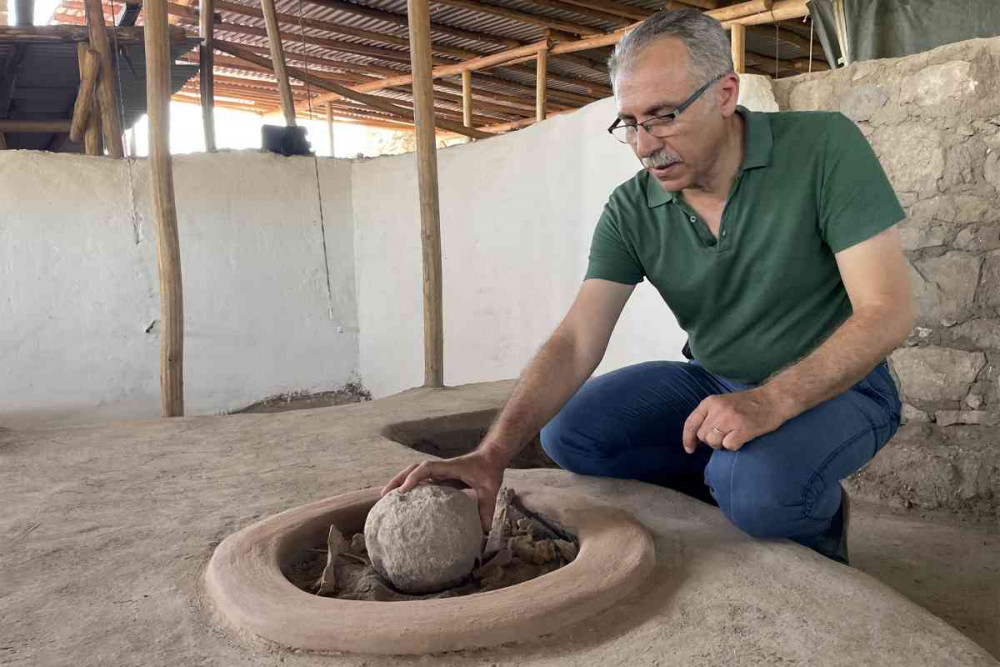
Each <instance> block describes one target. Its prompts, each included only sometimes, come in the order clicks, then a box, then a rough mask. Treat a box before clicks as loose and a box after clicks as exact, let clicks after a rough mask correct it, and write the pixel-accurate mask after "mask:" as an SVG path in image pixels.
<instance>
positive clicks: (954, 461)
mask: <svg viewBox="0 0 1000 667" xmlns="http://www.w3.org/2000/svg"><path fill="white" fill-rule="evenodd" d="M774 89H775V97H776V99H777V101H778V104H779V106H780V108H781V109H782V110H836V111H840V112H842V113H844V114H845V115H846V116H848V117H849V118H851V119H852V120H853V121H854V122H855V123H856V124H857V125H858V127H859V128H860V129H861V131H862V132H863V133H864V135H865V136H866V137H867V138H868V140H869V141H870V142H871V144H872V146H873V147H874V149H875V152H876V153H877V154H878V156H879V158H880V159H881V161H882V165H883V166H884V168H885V170H886V173H887V174H888V176H889V179H890V180H891V181H892V184H893V187H894V188H895V190H896V193H897V194H898V196H899V199H900V201H901V202H902V204H903V206H904V207H905V209H906V212H907V215H908V218H907V220H906V221H905V222H904V223H902V224H901V226H900V232H901V235H902V239H903V243H904V245H905V249H906V253H907V256H908V259H909V262H910V266H911V273H912V276H913V282H914V288H915V292H916V298H917V302H918V307H919V318H918V323H917V327H916V328H915V329H914V331H913V333H912V334H911V335H910V337H909V338H908V339H907V341H906V343H905V344H904V346H903V347H901V348H900V349H898V350H897V351H896V352H895V353H894V354H893V355H892V357H891V362H892V366H893V369H894V371H895V373H896V376H897V380H898V382H899V383H900V385H901V387H902V394H903V400H904V402H905V405H904V420H905V421H906V425H905V426H904V427H903V428H902V429H901V431H900V433H899V434H898V435H897V437H896V438H895V440H894V441H893V442H892V443H890V445H889V446H887V448H886V449H885V450H883V452H882V453H880V454H879V456H878V457H877V458H876V459H875V461H873V463H872V464H871V465H870V466H869V467H868V468H867V469H866V470H865V471H863V472H862V473H861V474H859V475H858V476H857V477H856V478H855V479H854V480H852V482H851V486H852V488H853V489H854V490H855V491H856V492H858V493H859V494H860V495H862V496H869V497H872V498H873V499H874V498H879V499H881V500H889V501H891V502H896V503H899V504H902V505H907V506H909V505H918V506H921V507H929V508H947V509H960V510H970V511H972V512H975V513H977V514H987V515H996V514H997V513H998V507H1000V435H998V434H1000V39H989V40H972V41H968V42H962V43H959V44H952V45H948V46H944V47H941V48H938V49H935V50H933V51H930V52H927V53H922V54H918V55H914V56H909V57H906V58H899V59H891V60H879V61H870V62H864V63H858V64H855V65H853V66H851V67H848V68H845V69H840V70H835V71H832V72H824V73H820V74H813V75H809V76H800V77H795V78H792V79H786V80H779V81H776V82H775V85H774Z"/></svg>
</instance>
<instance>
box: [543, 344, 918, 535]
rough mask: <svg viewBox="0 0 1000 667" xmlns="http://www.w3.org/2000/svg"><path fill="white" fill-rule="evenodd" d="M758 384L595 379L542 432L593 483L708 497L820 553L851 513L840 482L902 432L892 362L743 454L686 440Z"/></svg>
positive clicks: (707, 377) (641, 373) (755, 526)
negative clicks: (701, 416) (843, 506)
mask: <svg viewBox="0 0 1000 667" xmlns="http://www.w3.org/2000/svg"><path fill="white" fill-rule="evenodd" d="M748 388H751V387H748V386H747V385H743V384H739V383H737V382H733V381H730V380H727V379H726V378H723V377H719V376H717V375H714V374H712V373H710V372H709V371H707V370H706V369H705V368H704V367H703V366H701V365H700V364H698V362H696V361H694V362H690V363H685V362H673V361H653V362H648V363H643V364H638V365H635V366H629V367H626V368H622V369H620V370H617V371H614V372H611V373H608V374H606V375H602V376H600V377H597V378H594V379H591V380H590V381H588V382H587V383H586V384H585V385H584V386H583V387H582V388H581V389H580V390H579V391H578V392H577V393H576V395H575V396H574V397H573V398H572V399H571V400H570V401H569V402H568V403H567V404H566V406H565V407H564V408H563V409H562V411H561V412H560V413H559V414H558V415H556V416H555V418H553V419H552V421H551V422H549V423H548V424H547V425H546V426H545V428H544V429H542V433H541V439H542V446H543V447H544V449H545V451H546V452H547V453H548V455H549V456H550V457H551V458H552V459H553V460H554V461H555V462H556V463H558V464H559V465H560V466H561V467H562V468H565V469H566V470H569V471H571V472H575V473H579V474H581V475H599V476H604V477H619V478H624V479H637V480H641V481H644V482H651V483H653V484H659V485H662V486H667V487H671V488H675V489H678V490H681V491H684V492H687V493H689V494H690V495H694V496H696V497H698V496H703V497H706V499H707V494H706V493H705V491H706V485H707V491H708V492H710V493H711V497H712V498H714V500H715V502H716V503H717V504H718V506H719V508H720V509H721V510H722V512H723V513H724V514H725V515H726V517H728V518H729V520H730V521H732V522H733V523H734V524H735V525H736V526H738V527H739V528H740V529H742V530H743V531H744V532H746V533H748V534H750V535H753V536H755V537H766V538H778V537H785V538H790V539H793V540H795V541H796V542H799V543H800V544H803V545H805V546H807V547H811V546H814V545H815V544H816V543H818V542H819V540H821V539H822V538H823V536H824V534H825V533H826V531H828V529H830V526H831V522H832V520H833V518H834V515H835V514H837V511H838V510H839V508H840V503H841V489H840V480H842V479H844V478H845V477H847V476H848V475H850V474H851V473H853V472H856V471H857V470H859V469H860V468H861V467H862V466H864V465H865V464H866V463H867V462H868V461H869V460H871V458H872V457H874V456H875V454H877V453H878V451H879V450H880V449H881V448H882V447H883V445H885V443H886V442H888V441H889V439H890V438H891V437H892V436H893V434H895V432H896V429H897V428H898V427H899V415H900V402H899V395H898V393H897V391H896V386H895V384H894V382H893V380H892V377H891V376H890V374H889V369H888V366H887V364H886V363H885V362H882V363H881V364H879V365H878V366H877V367H876V368H875V370H873V371H872V372H871V373H869V374H868V376H867V377H865V378H864V379H863V380H861V381H860V382H858V383H857V384H856V385H854V386H853V387H851V388H850V389H848V390H847V391H845V392H844V393H842V394H840V395H839V396H836V397H834V398H832V399H830V400H829V401H827V402H825V403H823V404H821V405H818V406H816V407H815V408H813V409H811V410H808V411H806V412H804V413H802V414H801V415H799V416H797V417H795V418H794V419H791V420H789V421H788V422H786V423H785V424H784V425H782V426H781V428H779V429H778V430H776V431H774V432H772V433H768V434H766V435H763V436H760V437H759V438H756V439H755V440H752V441H750V442H748V443H746V444H745V445H744V446H743V447H742V448H740V450H739V451H735V452H730V451H725V450H722V451H715V450H713V449H711V448H710V447H708V446H707V445H701V446H699V447H698V449H697V450H695V453H694V454H688V453H686V452H685V451H684V449H683V447H682V444H681V434H682V432H683V427H684V421H685V420H686V419H687V417H688V415H690V414H691V412H693V411H694V409H695V408H696V407H697V406H698V404H699V403H701V401H702V400H704V399H705V398H706V397H708V396H710V395H713V394H727V393H730V392H737V391H744V390H746V389H748Z"/></svg>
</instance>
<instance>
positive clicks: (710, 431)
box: [684, 388, 791, 454]
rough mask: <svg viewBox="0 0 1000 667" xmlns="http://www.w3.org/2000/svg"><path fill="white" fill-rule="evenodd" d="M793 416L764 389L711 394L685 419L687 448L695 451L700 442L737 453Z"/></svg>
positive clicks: (685, 443) (685, 444)
mask: <svg viewBox="0 0 1000 667" xmlns="http://www.w3.org/2000/svg"><path fill="white" fill-rule="evenodd" d="M790 418H791V415H790V413H789V410H788V407H787V406H786V405H783V404H782V401H779V400H777V398H776V397H774V396H772V395H771V394H770V393H769V392H767V391H765V390H764V389H763V388H757V389H750V390H748V391H740V392H734V393H732V394H718V395H715V396H709V397H708V398H706V399H705V400H703V401H702V402H701V403H700V404H699V405H698V407H697V408H695V411H694V412H692V413H691V415H690V416H689V417H688V418H687V421H685V422H684V451H686V452H687V453H688V454H692V453H694V450H695V449H696V448H697V447H698V443H699V441H700V442H703V443H705V444H706V445H708V446H709V447H711V448H712V449H728V450H729V451H732V452H735V451H737V450H738V449H739V448H740V447H742V446H743V445H745V444H746V443H748V442H750V441H751V440H753V439H754V438H758V437H760V436H762V435H764V434H765V433H770V432H771V431H775V430H777V429H778V428H779V427H780V426H781V425H782V424H784V423H785V422H786V421H788V420H789V419H790Z"/></svg>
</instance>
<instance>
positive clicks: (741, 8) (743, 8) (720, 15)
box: [705, 0, 774, 21]
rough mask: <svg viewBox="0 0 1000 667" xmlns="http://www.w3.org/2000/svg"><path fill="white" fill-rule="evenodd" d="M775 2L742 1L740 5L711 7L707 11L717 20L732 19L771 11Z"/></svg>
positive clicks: (770, 0) (772, 0)
mask: <svg viewBox="0 0 1000 667" xmlns="http://www.w3.org/2000/svg"><path fill="white" fill-rule="evenodd" d="M773 4H774V0H750V1H749V2H741V3H740V4H738V5H730V6H728V7H721V8H719V9H710V10H708V11H707V12H705V13H706V14H708V15H709V16H711V17H712V18H713V19H715V20H717V21H732V20H733V19H738V18H743V17H744V16H751V15H753V14H759V13H760V12H766V11H769V10H770V9H771V6H772V5H773Z"/></svg>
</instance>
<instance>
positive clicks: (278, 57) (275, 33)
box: [260, 0, 295, 127]
mask: <svg viewBox="0 0 1000 667" xmlns="http://www.w3.org/2000/svg"><path fill="white" fill-rule="evenodd" d="M260 6H261V9H262V10H263V12H264V23H265V24H266V27H267V42H268V44H269V45H270V47H271V67H273V68H274V76H275V77H277V79H278V89H279V90H280V91H281V112H282V113H283V114H284V115H285V125H287V126H288V127H295V102H294V101H293V100H292V89H291V86H289V85H288V72H287V71H286V70H285V52H284V51H283V50H282V48H281V30H280V29H279V27H278V13H277V11H276V10H275V8H274V0H260Z"/></svg>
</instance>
